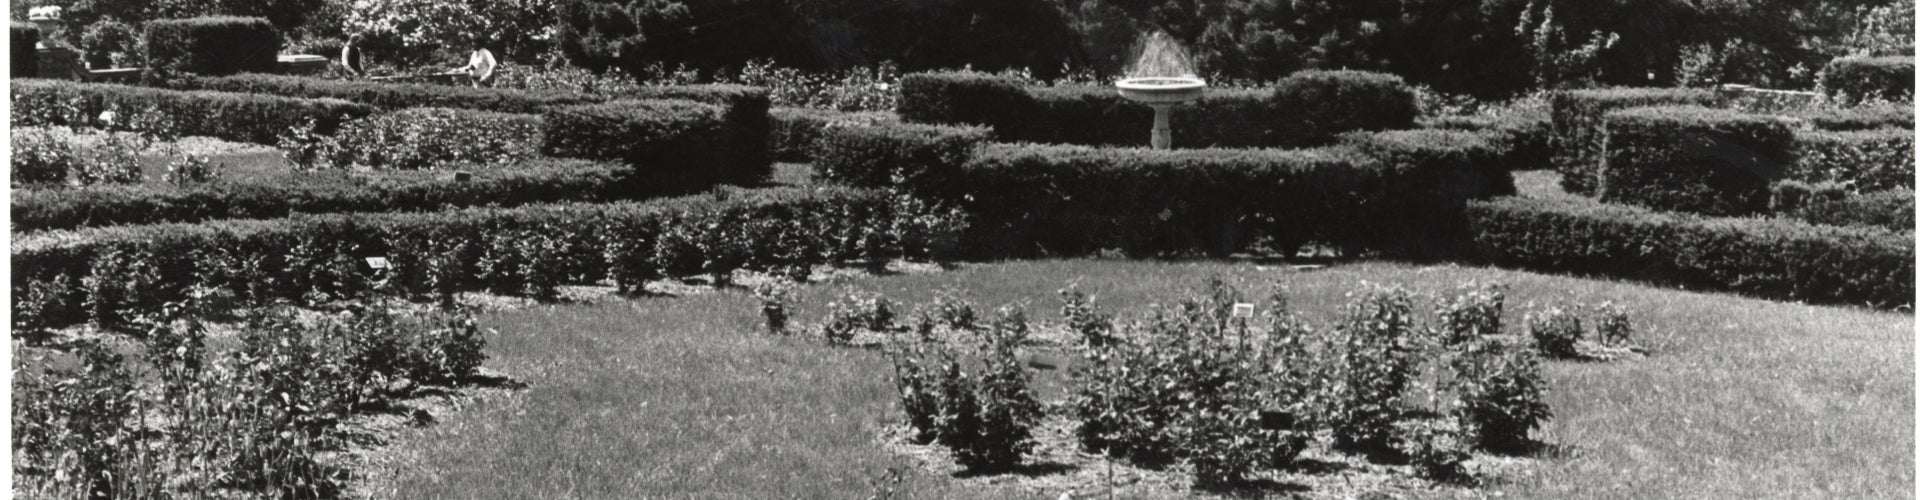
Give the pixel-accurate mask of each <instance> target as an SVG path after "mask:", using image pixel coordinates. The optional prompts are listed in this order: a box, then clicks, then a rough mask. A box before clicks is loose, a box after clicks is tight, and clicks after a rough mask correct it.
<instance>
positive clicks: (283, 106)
mask: <svg viewBox="0 0 1920 500" xmlns="http://www.w3.org/2000/svg"><path fill="white" fill-rule="evenodd" d="M13 106H14V111H13V119H14V121H13V124H14V125H17V126H18V125H24V126H36V125H64V126H70V127H98V128H108V129H124V128H122V127H119V126H114V125H112V124H110V123H102V122H103V121H104V120H101V119H100V118H98V117H100V116H102V114H103V113H106V112H108V111H119V112H122V113H119V114H126V113H125V112H129V111H131V110H145V109H153V110H157V112H158V113H159V114H161V115H164V116H165V117H167V119H168V120H169V122H168V123H167V124H165V125H164V127H165V128H167V129H170V130H171V131H172V132H174V133H177V134H179V135H201V136H209V137H216V138H220V139H226V140H229V141H237V142H250V143H254V144H267V145H273V144H276V143H277V141H278V139H279V137H280V135H281V134H282V133H284V132H286V131H287V130H288V129H291V128H293V127H295V126H297V125H301V124H305V123H308V122H310V121H311V122H313V123H314V124H315V128H316V130H317V131H318V132H319V133H322V134H328V133H332V132H333V130H334V129H335V128H337V127H338V126H339V124H341V123H343V122H346V121H348V120H352V119H354V118H358V117H361V116H366V115H370V114H373V111H374V109H373V108H371V107H368V106H365V105H361V104H354V103H350V102H346V101H340V100H333V99H296V98H289V97H276V96H268V95H257V94H242V93H228V92H181V91H173V90H164V89H156V88H147V87H134V86H127V85H113V84H102V83H79V82H70V81H63V80H34V79H16V80H14V81H13ZM62 108H66V109H68V110H70V111H68V112H53V110H58V109H62ZM106 116H114V115H112V114H108V115H106Z"/></svg>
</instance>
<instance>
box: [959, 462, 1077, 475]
mask: <svg viewBox="0 0 1920 500" xmlns="http://www.w3.org/2000/svg"><path fill="white" fill-rule="evenodd" d="M1076 470H1080V466H1078V465H1073V464H1068V463H1060V462H1041V463H1036V464H1020V465H1019V466H1017V467H1014V468H1012V469H1005V470H991V471H975V470H963V471H960V472H955V473H953V477H955V478H958V479H966V478H973V477H986V476H998V475H1002V474H1012V475H1017V476H1026V477H1041V476H1052V475H1056V474H1065V473H1068V472H1073V471H1076Z"/></svg>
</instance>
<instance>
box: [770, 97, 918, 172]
mask: <svg viewBox="0 0 1920 500" xmlns="http://www.w3.org/2000/svg"><path fill="white" fill-rule="evenodd" d="M768 115H769V117H771V118H772V119H773V132H772V134H770V137H768V142H769V143H770V144H769V146H768V148H767V149H768V150H769V151H770V152H771V153H772V154H773V158H774V159H775V160H778V161H786V162H810V161H813V158H814V155H815V154H817V151H816V146H817V144H816V143H817V142H818V141H819V140H820V133H821V131H823V130H825V129H826V128H827V127H829V126H833V125H835V124H846V125H874V124H879V123H884V122H894V121H898V120H899V117H897V116H894V115H893V114H891V113H882V112H849V111H834V110H829V109H813V108H785V107H782V108H773V109H772V110H771V111H770V112H769V113H768Z"/></svg>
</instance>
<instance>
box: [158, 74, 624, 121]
mask: <svg viewBox="0 0 1920 500" xmlns="http://www.w3.org/2000/svg"><path fill="white" fill-rule="evenodd" d="M170 83H171V84H172V85H174V86H175V88H180V89H193V90H219V91H225V92H246V93H253V94H271V95H279V96H289V97H307V98H333V99H344V100H348V101H353V102H358V103H364V104H369V105H373V106H376V107H379V108H381V109H387V110H398V109H405V108H424V107H437V108H457V109H475V110H481V111H495V112H501V113H539V112H543V111H546V109H547V108H550V107H554V106H568V105H574V104H587V103H595V102H602V101H605V100H606V98H605V97H601V96H594V95H588V94H579V93H570V92H554V91H543V92H531V91H524V90H513V89H493V88H479V89H477V88H471V87H456V86H450V85H432V84H424V83H390V82H374V81H366V80H328V79H324V78H314V77H307V76H290V75H266V74H244V75H233V76H219V77H192V78H184V79H180V80H178V81H174V82H170Z"/></svg>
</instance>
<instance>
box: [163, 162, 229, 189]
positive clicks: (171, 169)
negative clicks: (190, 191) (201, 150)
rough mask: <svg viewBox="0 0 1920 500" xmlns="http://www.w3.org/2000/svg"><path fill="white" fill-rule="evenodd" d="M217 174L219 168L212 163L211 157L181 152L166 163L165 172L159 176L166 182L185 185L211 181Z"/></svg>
mask: <svg viewBox="0 0 1920 500" xmlns="http://www.w3.org/2000/svg"><path fill="white" fill-rule="evenodd" d="M219 174H220V170H219V168H218V166H217V165H216V164H214V163H213V159H212V158H209V157H206V156H201V155H195V154H183V155H180V157H179V158H177V159H175V160H173V161H171V162H168V163H167V172H166V173H165V174H162V176H161V177H160V178H161V180H164V181H166V182H167V183H168V184H173V185H176V186H186V185H190V184H201V183H205V182H207V181H211V180H213V179H214V177H217V176H219Z"/></svg>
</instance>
